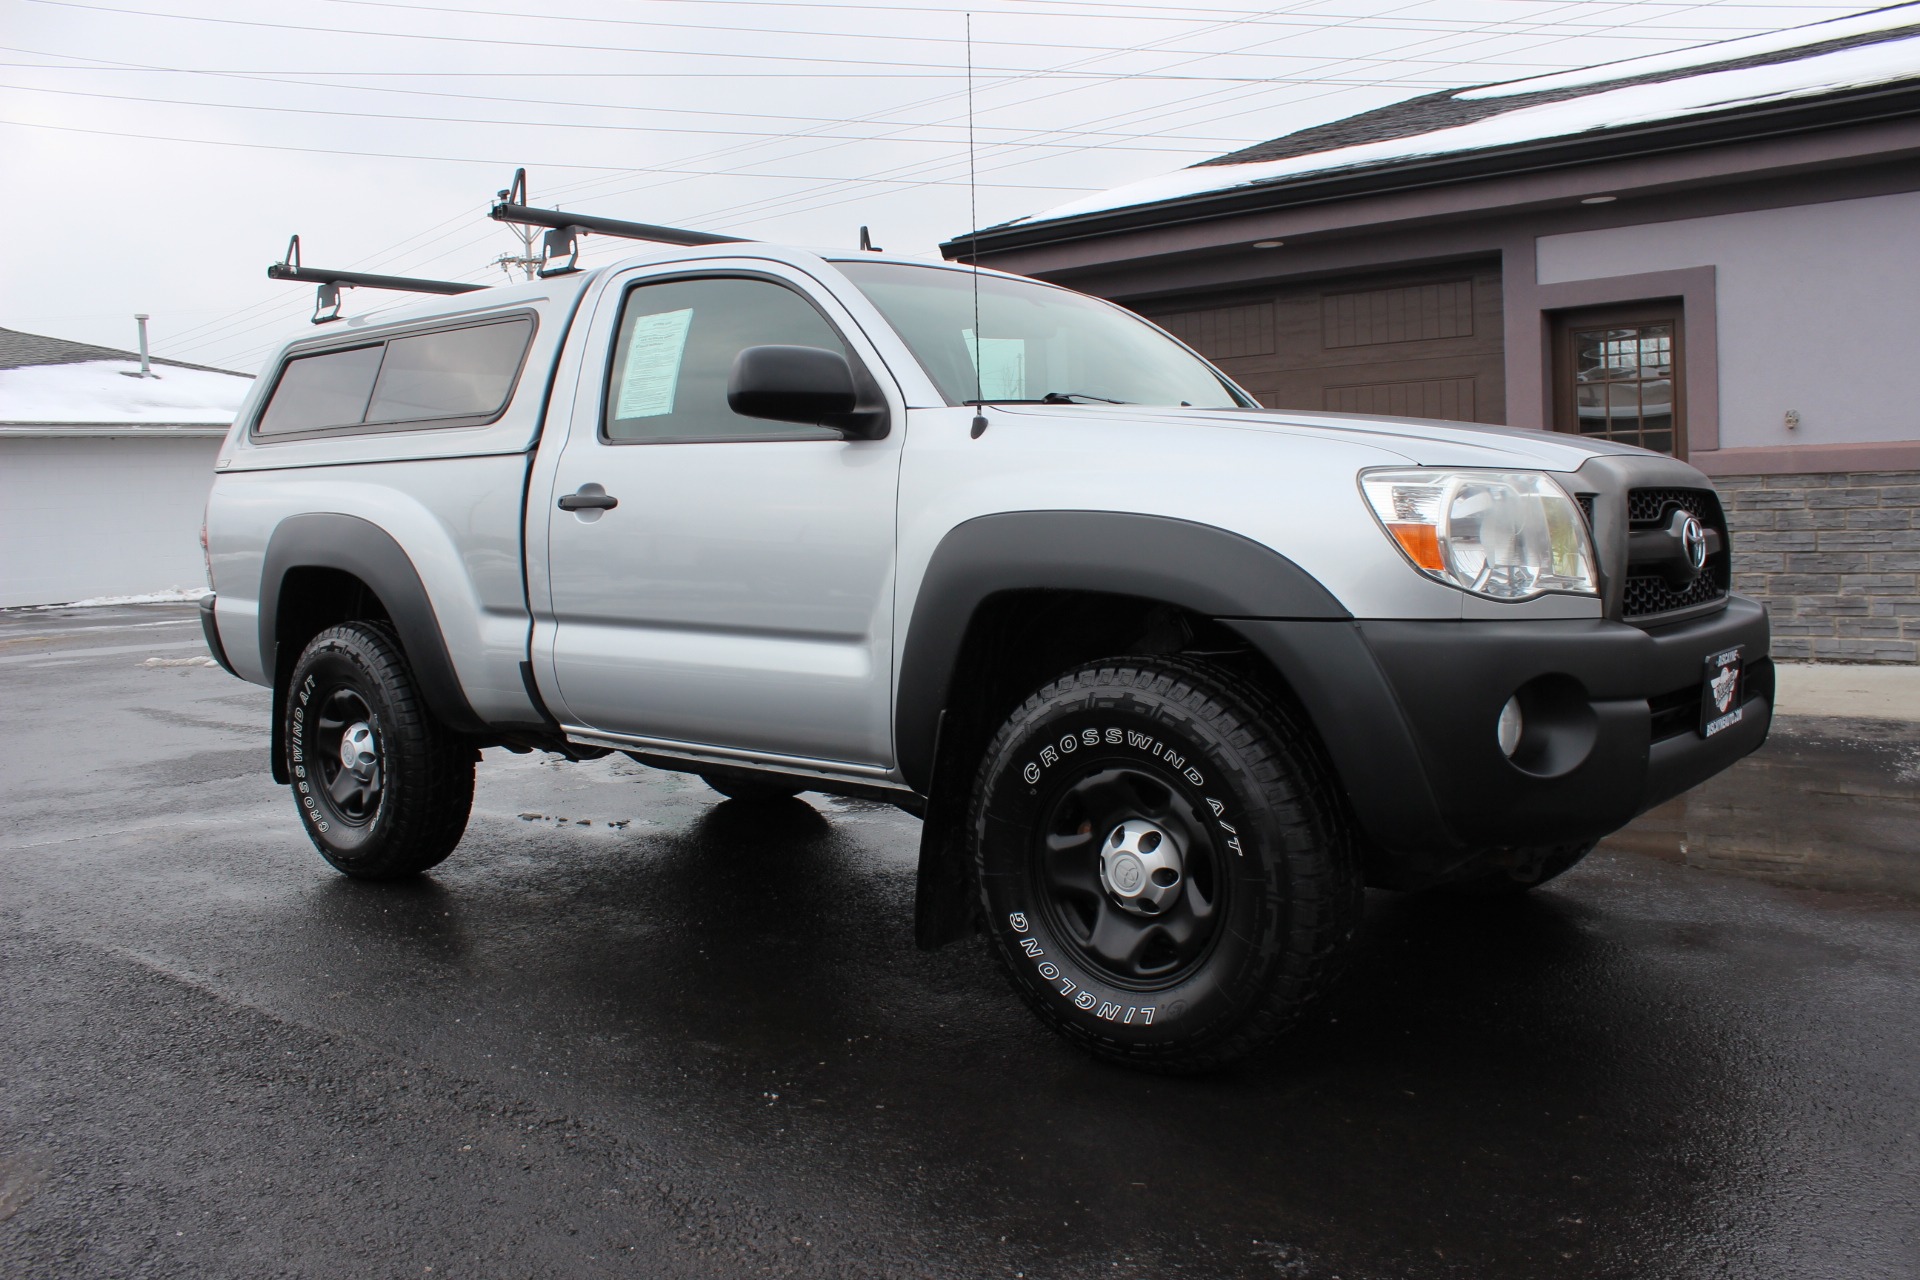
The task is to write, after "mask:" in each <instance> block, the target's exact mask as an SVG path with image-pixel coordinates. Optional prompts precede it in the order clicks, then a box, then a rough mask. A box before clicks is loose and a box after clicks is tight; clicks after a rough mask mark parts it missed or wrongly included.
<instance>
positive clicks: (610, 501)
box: [560, 486, 620, 511]
mask: <svg viewBox="0 0 1920 1280" xmlns="http://www.w3.org/2000/svg"><path fill="white" fill-rule="evenodd" d="M582 488H583V491H582V492H580V493H569V494H566V495H564V496H562V497H561V499H560V509H561V510H562V511H611V510H613V509H614V508H615V507H617V506H619V505H620V499H618V498H616V497H614V496H613V495H612V494H610V493H587V492H584V486H583V487H582Z"/></svg>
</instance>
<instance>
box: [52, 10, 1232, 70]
mask: <svg viewBox="0 0 1920 1280" xmlns="http://www.w3.org/2000/svg"><path fill="white" fill-rule="evenodd" d="M25 2H26V3H28V4H39V5H49V6H52V7H55V8H61V9H82V10H87V11H90V12H95V13H114V14H121V15H126V16H132V17H141V18H161V19H166V20H168V21H175V22H205V23H212V24H216V25H219V26H230V27H253V28H260V29H265V30H270V31H300V32H305V33H307V34H309V35H336V36H369V37H373V38H375V39H383V40H426V41H432V42H435V43H441V44H470V45H485V46H488V47H490V48H511V49H516V50H524V49H559V50H563V51H565V52H569V53H581V52H588V53H638V54H644V55H646V56H647V57H649V58H657V57H680V58H725V59H733V60H741V61H751V62H780V63H794V62H811V63H816V64H819V65H821V66H832V67H890V68H901V69H899V70H889V71H880V72H874V71H866V72H860V73H858V74H857V75H856V76H853V77H851V78H857V79H878V80H914V79H964V78H965V75H966V69H965V68H964V67H962V66H960V65H959V64H957V63H943V62H902V61H900V60H899V59H897V58H831V57H822V56H817V55H814V54H796V53H744V52H739V51H732V50H699V49H648V48H638V47H635V46H631V45H599V44H574V43H570V42H567V41H558V40H493V39H489V38H487V37H484V36H457V35H447V34H444V33H429V32H418V31H370V30H366V29H364V28H359V27H316V26H310V25H307V24H304V23H295V22H266V21H262V20H259V19H255V18H214V17H208V16H206V15H203V14H192V13H156V12H154V11H152V10H149V9H121V8H116V7H114V6H112V5H103V4H85V3H82V2H81V0H25ZM1115 52H1127V51H1125V50H1116V51H1115ZM1206 56H1209V57H1230V56H1236V55H1231V54H1221V53H1214V54H1209V55H1206ZM979 70H984V71H990V72H993V73H994V74H997V75H1021V76H1029V75H1039V76H1056V75H1059V76H1072V75H1073V73H1072V72H1066V71H1061V72H1056V71H1043V70H1036V69H1033V68H1028V67H984V68H979ZM647 74H648V76H649V77H650V78H659V77H663V76H670V77H672V78H674V79H727V78H739V77H742V76H752V77H753V78H755V79H761V78H765V77H769V76H777V77H781V78H786V79H792V78H799V77H808V78H811V77H813V76H815V75H817V74H818V73H817V72H807V71H793V72H786V71H775V72H765V71H759V70H754V71H738V72H732V71H656V70H652V69H649V70H648V72H647ZM835 75H836V76H839V77H841V78H849V77H848V75H847V73H845V72H835ZM1089 78H1097V79H1127V80H1137V79H1167V78H1173V79H1180V80H1207V81H1218V80H1223V79H1245V80H1259V79H1265V78H1266V77H1262V76H1241V77H1229V76H1178V77H1166V76H1161V75H1157V74H1155V73H1151V72H1127V73H1113V74H1111V75H1106V76H1098V77H1089Z"/></svg>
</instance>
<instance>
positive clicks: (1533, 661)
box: [1223, 596, 1773, 883]
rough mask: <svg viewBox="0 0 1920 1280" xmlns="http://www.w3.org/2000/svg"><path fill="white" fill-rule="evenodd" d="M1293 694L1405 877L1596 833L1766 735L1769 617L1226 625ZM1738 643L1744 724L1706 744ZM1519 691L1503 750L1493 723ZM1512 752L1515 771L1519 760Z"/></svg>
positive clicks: (1737, 602) (1384, 863) (1746, 603)
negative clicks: (1519, 711) (1708, 673)
mask: <svg viewBox="0 0 1920 1280" xmlns="http://www.w3.org/2000/svg"><path fill="white" fill-rule="evenodd" d="M1223 621H1226V622H1227V625H1229V626H1231V627H1233V628H1234V629H1236V630H1237V631H1239V632H1240V633H1241V634H1242V635H1244V636H1246V638H1247V639H1248V640H1249V641H1251V642H1252V643H1253V644H1254V645H1255V647H1257V648H1258V649H1259V650H1260V651H1261V652H1262V653H1264V654H1265V655H1266V657H1267V659H1268V660H1269V661H1270V662H1271V663H1272V664H1273V665H1274V666H1275V668H1277V669H1278V670H1279V671H1280V672H1281V674H1282V675H1283V676H1285V677H1286V678H1287V680H1288V683H1289V684H1290V685H1291V686H1292V687H1293V689H1294V691H1295V692H1296V693H1297V694H1298V695H1299V697H1300V700H1301V702H1302V703H1304V704H1305V707H1306V710H1307V713H1308V714H1309V715H1310V716H1311V717H1312V719H1313V722H1314V727H1315V728H1316V729H1317V730H1318V731H1319V733H1320V737H1321V739H1322V740H1323V741H1324V742H1325V744H1326V747H1327V751H1328V754H1329V755H1330V756H1331V758H1332V762H1333V766H1334V768H1335V770H1336V771H1337V772H1338V774H1339V776H1340V781H1341V783H1342V785H1343V786H1344V787H1345V789H1346V792H1347V796H1348V798H1349V799H1350V800H1351V802H1352V805H1353V811H1354V814H1355V817H1356V818H1357V819H1358V821H1359V823H1360V827H1361V830H1362V833H1363V835H1364V836H1365V837H1366V842H1367V844H1368V845H1369V863H1370V866H1372V865H1375V864H1378V865H1380V866H1381V867H1382V869H1384V870H1388V871H1391V872H1392V873H1393V874H1388V875H1383V876H1380V877H1378V878H1379V880H1380V882H1382V883H1386V882H1391V881H1394V880H1401V881H1405V882H1409V883H1415V882H1418V881H1421V880H1424V879H1430V878H1433V877H1435V876H1440V875H1444V874H1445V872H1446V871H1447V870H1448V869H1450V868H1451V867H1454V866H1458V865H1461V864H1463V863H1465V862H1467V861H1469V860H1470V859H1471V858H1472V856H1473V855H1474V854H1476V853H1480V852H1483V851H1485V850H1489V849H1499V848H1512V847H1521V846H1531V845H1544V844H1562V843H1568V842H1572V841H1581V840H1595V839H1599V838H1600V837H1601V836H1604V835H1607V834H1609V833H1610V832H1613V831H1617V830H1618V829H1619V828H1621V827H1623V826H1625V825H1626V824H1627V823H1628V822H1630V821H1632V820H1633V819H1634V818H1635V817H1637V816H1638V815H1640V814H1641V813H1644V812H1646V811H1647V810H1648V809H1651V808H1652V807H1653V806H1655V805H1657V804H1660V803H1662V802H1663V801H1666V800H1669V799H1671V798H1673V797H1674V796H1677V795H1679V794H1680V793H1681V792H1683V791H1686V790H1687V789H1688V788H1690V787H1693V786H1695V785H1697V784H1699V783H1700V782H1703V781H1705V780H1706V779H1707V778H1710V777H1712V776H1713V775H1714V774H1716V773H1718V772H1720V771H1721V770H1722V769H1725V768H1726V767H1727V766H1729V765H1731V764H1733V763H1734V762H1735V761H1736V760H1739V759H1740V758H1741V757H1742V756H1745V755H1747V754H1748V753H1750V752H1752V751H1753V750H1754V749H1755V748H1757V747H1759V746H1760V744H1761V743H1763V742H1765V741H1766V737H1767V729H1768V726H1769V725H1770V723H1771V721H1772V717H1773V664H1772V662H1771V661H1770V660H1769V659H1768V656H1767V652H1768V651H1767V643H1768V629H1767V613H1766V610H1765V609H1764V608H1762V607H1761V606H1760V605H1759V604H1757V603H1755V602H1754V601H1752V600H1748V599H1745V598H1743V597H1740V596H1734V597H1732V598H1731V599H1730V600H1729V603H1728V605H1727V608H1726V609H1724V610H1722V611H1721V612H1719V613H1715V614H1711V615H1709V616H1707V617H1702V618H1694V619H1690V620H1688V621H1685V622H1680V623H1676V624H1674V625H1672V626H1668V627H1661V628H1656V629H1652V630H1641V629H1640V628H1638V627H1634V626H1629V625H1627V624H1625V623H1619V622H1607V621H1601V620H1597V619H1596V620H1581V621H1511V622H1505V621H1501V622H1405V621H1371V622H1314V621H1297V622H1295V621H1256V620H1246V619H1240V620H1223ZM1735 645H1739V646H1741V647H1742V649H1743V655H1742V656H1743V660H1744V663H1745V675H1744V679H1743V681H1742V685H1743V691H1742V694H1741V697H1742V699H1743V701H1742V703H1741V707H1742V718H1741V720H1740V722H1739V723H1737V724H1734V725H1732V726H1730V727H1728V728H1726V729H1723V730H1721V731H1720V732H1718V733H1716V734H1714V736H1712V737H1711V738H1703V737H1701V736H1700V733H1699V728H1698V707H1699V696H1700V687H1701V682H1702V679H1703V676H1704V674H1705V664H1706V660H1707V658H1708V657H1709V656H1710V655H1712V654H1714V653H1717V652H1720V651H1723V650H1726V649H1730V648H1732V647H1733V646H1735ZM1516 693H1520V694H1521V697H1522V703H1523V707H1524V708H1525V709H1526V713H1527V722H1528V734H1529V735H1530V736H1529V737H1527V738H1524V739H1523V740H1522V747H1521V750H1520V751H1519V752H1517V753H1516V756H1515V758H1514V759H1512V760H1510V759H1508V758H1507V757H1506V755H1505V754H1504V753H1503V752H1502V751H1501V749H1500V746H1499V744H1498V741H1497V738H1496V734H1495V726H1496V725H1497V723H1498V721H1499V716H1500V709H1501V707H1502V706H1504V705H1505V704H1506V701H1507V699H1508V698H1510V697H1512V696H1514V695H1515V694H1516ZM1516 761H1518V762H1519V763H1516Z"/></svg>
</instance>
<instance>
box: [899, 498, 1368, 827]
mask: <svg viewBox="0 0 1920 1280" xmlns="http://www.w3.org/2000/svg"><path fill="white" fill-rule="evenodd" d="M1037 589H1038V590H1055V591H1089V592H1101V593H1106V594H1111V595H1126V596H1138V597H1140V598H1142V599H1145V600H1152V601H1156V602H1158V603H1161V604H1169V605H1175V606H1178V607H1180V608H1183V609H1189V610H1191V611H1193V612H1194V613H1197V614H1200V615H1202V616H1204V617H1209V618H1314V619H1341V618H1350V617H1351V616H1352V615H1351V614H1349V613H1348V612H1347V610H1346V609H1345V608H1343V607H1342V606H1341V604H1340V602H1339V601H1338V600H1336V599H1334V598H1333V596H1332V594H1330V593H1329V592H1328V591H1327V589H1326V588H1325V587H1323V586H1321V585H1320V583H1319V582H1318V581H1317V580H1315V579H1314V578H1313V577H1312V576H1311V575H1310V574H1308V573H1307V572H1306V571H1305V570H1304V569H1302V568H1300V566H1299V565H1297V564H1295V563H1294V562H1293V561H1291V560H1289V559H1287V558H1286V557H1285V556H1283V555H1281V554H1280V553H1279V552H1277V551H1275V550H1273V549H1272V548H1270V547H1266V546H1262V545H1261V544H1260V543H1257V542H1255V541H1253V540H1252V539H1250V538H1245V537H1242V536H1241V535H1239V534H1237V533H1232V532H1229V531H1228V530H1226V529H1221V528H1218V527H1216V526H1213V525H1205V524H1199V523H1196V522H1194V521H1191V520H1176V519H1172V518H1170V517H1167V516H1152V515H1139V514H1134V513H1130V512H1121V511H1010V512H1002V513H998V514H994V515H985V516H979V517H976V518H975V519H972V520H968V521H965V522H964V523H962V524H959V525H956V526H954V528H953V529H951V530H950V531H949V532H948V533H947V535H946V537H944V538H942V539H941V541H940V545H939V546H938V547H937V548H935V549H934V553H933V556H932V558H931V559H930V560H929V561H928V562H927V569H926V572H925V573H924V574H923V575H922V577H921V579H920V591H919V594H918V595H917V596H916V597H915V600H914V605H913V617H912V621H911V622H910V623H909V624H908V627H907V635H906V643H905V645H904V646H903V648H902V652H901V659H900V688H899V691H898V694H897V695H896V697H895V700H894V745H895V750H896V753H897V756H898V759H899V763H900V770H901V773H902V775H903V776H904V777H905V779H906V782H907V784H908V785H909V786H911V787H912V788H913V789H914V790H915V791H918V792H920V793H921V794H922V795H927V794H929V793H930V791H929V789H930V787H931V785H932V780H933V772H934V751H935V739H936V737H937V736H938V730H939V725H940V714H941V712H942V711H943V710H944V709H945V708H946V707H947V705H948V702H949V699H950V698H951V696H952V693H953V691H952V689H951V687H950V686H951V683H952V679H953V672H954V667H955V665H956V664H957V662H958V661H959V657H960V647H961V643H962V641H963V640H964V639H965V637H966V633H967V628H968V626H969V624H970V623H971V622H972V619H973V616H974V614H975V612H976V611H977V610H978V609H979V608H980V606H981V605H982V604H983V603H985V602H986V601H987V599H988V598H990V597H992V596H994V595H997V594H999V593H1001V592H1005V591H1021V590H1037Z"/></svg>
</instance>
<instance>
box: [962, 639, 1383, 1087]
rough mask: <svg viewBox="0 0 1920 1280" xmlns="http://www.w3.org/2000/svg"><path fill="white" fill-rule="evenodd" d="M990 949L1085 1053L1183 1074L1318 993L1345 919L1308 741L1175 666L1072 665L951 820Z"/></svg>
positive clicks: (1212, 680) (1336, 843)
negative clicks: (967, 806)
mask: <svg viewBox="0 0 1920 1280" xmlns="http://www.w3.org/2000/svg"><path fill="white" fill-rule="evenodd" d="M969 838H970V840H971V842H972V852H973V859H974V870H975V873H976V874H977V876H978V879H979V885H980V895H981V902H982V906H983V909H984V911H985V915H986V921H987V932H988V935H989V937H990V938H991V940H992V946H993V950H994V952H995V955H996V957H997V958H998V959H999V961H1000V963H1001V966H1002V968H1003V969H1004V970H1005V971H1006V973H1007V976H1008V978H1009V979H1010V980H1011V981H1012V983H1013V985H1014V988H1015V989H1016V990H1017V991H1019V993H1020V994H1021V996H1022V997H1023V998H1024V999H1025V1000H1026V1001H1027V1003H1028V1005H1029V1006H1030V1007H1032V1008H1033V1010H1034V1011H1035V1012H1036V1013H1037V1014H1039V1016H1040V1017H1041V1019H1042V1020H1043V1021H1044V1022H1046V1023H1047V1024H1048V1025H1050V1026H1052V1027H1053V1028H1054V1029H1055V1030H1057V1031H1059V1032H1060V1033H1061V1034H1063V1035H1064V1036H1066V1037H1067V1038H1068V1039H1069V1040H1072V1041H1073V1042H1075V1043H1077V1044H1079V1045H1080V1046H1081V1047H1083V1048H1085V1049H1087V1050H1090V1051H1091V1052H1093V1053H1095V1054H1097V1055H1098V1056H1100V1057H1103V1058H1107V1059H1109V1060H1113V1061H1118V1062H1123V1063H1126V1064H1128V1065H1133V1066H1139V1067H1144V1068H1147V1069H1150V1070H1158V1071H1167V1072H1187V1071H1196V1070H1205V1069H1210V1068H1213V1067H1217V1066H1220V1065H1223V1064H1224V1063H1227V1062H1229V1061H1232V1060H1234V1059H1236V1058H1238V1057H1240V1056H1242V1055H1244V1054H1246V1053H1248V1052H1250V1051H1252V1050H1254V1049H1256V1048H1258V1047H1259V1046H1261V1045H1262V1044H1264V1043H1266V1042H1268V1041H1270V1040H1272V1039H1273V1038H1274V1037H1276V1036H1278V1035H1279V1034H1281V1033H1282V1032H1283V1031H1285V1030H1286V1029H1287V1028H1288V1027H1290V1026H1291V1025H1292V1024H1293V1023H1294V1022H1295V1021H1296V1020H1297V1019H1298V1018H1299V1017H1300V1016H1301V1015H1302V1013H1303V1012H1304V1011H1306V1010H1307V1009H1308V1008H1309V1007H1310V1006H1311V1005H1312V1004H1313V1002H1314V1001H1315V1000H1316V999H1318V997H1319V996H1320V994H1321V993H1322V992H1323V991H1324V990H1325V988H1326V986H1327V985H1328V983H1329V982H1330V981H1331V980H1332V978H1333V976H1334V974H1335V972H1336V971H1337V968H1338V964H1339V961H1340V959H1341V956H1342V953H1343V951H1344V949H1345V944H1346V942H1347V941H1348V939H1349V938H1350V937H1351V935H1352V933H1353V930H1354V927H1355V924H1356V922H1357V920H1358V916H1359V907H1360V901H1361V888H1360V879H1359V870H1358V865H1357V861H1356V859H1355V858H1354V856H1353V854H1352V850H1351V848H1350V846H1349V841H1348V835H1347V825H1346V821H1345V814H1344V810H1343V809H1342V807H1341V803H1340V801H1339V799H1338V797H1337V795H1336V793H1335V791H1334V789H1333V787H1332V784H1331V780H1330V776H1329V774H1328V773H1327V771H1326V769H1325V767H1324V766H1323V764H1322V763H1321V760H1320V755H1319V752H1318V750H1317V747H1316V745H1315V743H1314V741H1313V739H1312V738H1311V737H1310V736H1309V735H1308V734H1307V733H1306V732H1305V730H1304V729H1303V728H1302V727H1301V726H1300V725H1299V724H1298V723H1297V722H1296V721H1294V720H1293V719H1292V718H1291V717H1290V716H1288V715H1287V714H1286V713H1285V712H1284V711H1283V710H1282V709H1281V708H1280V707H1278V706H1277V705H1276V704H1274V703H1273V702H1272V701H1270V700H1268V699H1266V698H1264V697H1262V696H1261V695H1260V694H1259V693H1258V692H1257V691H1255V690H1253V689H1251V688H1249V687H1248V686H1246V685H1245V684H1243V683H1241V682H1240V681H1238V680H1236V679H1235V678H1234V677H1232V676H1231V675H1229V674H1227V673H1226V672H1223V671H1220V670H1218V669H1216V668H1213V667H1210V666H1207V665H1205V664H1202V663H1199V662H1195V661H1190V660H1186V659H1179V658H1138V659H1125V660H1115V661H1112V662H1107V663H1099V664H1095V665H1090V666H1087V667H1083V668H1081V669H1079V670H1077V671H1073V672H1069V673H1068V674H1066V675H1064V676H1062V677H1060V678H1059V679H1058V680H1055V681H1053V682H1051V683H1049V684H1048V685H1046V686H1045V687H1044V688H1042V689H1040V690H1039V691H1037V692H1036V693H1034V694H1033V696H1032V697H1030V698H1028V699H1027V701H1026V702H1025V703H1024V704H1023V705H1022V706H1021V707H1020V708H1019V709H1018V710H1016V711H1015V712H1014V713H1013V715H1012V716H1011V717H1009V719H1008V720H1007V722H1006V724H1005V725H1004V726H1002V728H1001V730H1000V732H999V733H998V734H997V735H996V736H995V738H994V740H993V742H992V744H991V745H990V746H989V748H988V750H987V754H986V758H985V760H984V761H983V762H982V765H981V769H980V775H979V778H978V781H977V783H976V786H975V791H974V804H973V811H972V815H971V821H970V824H969Z"/></svg>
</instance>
